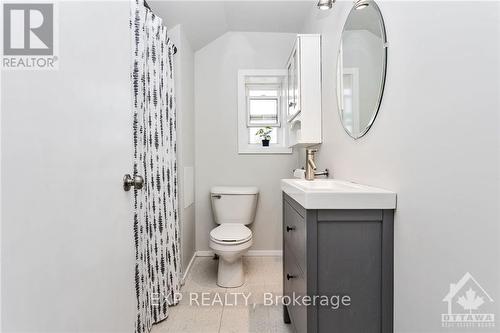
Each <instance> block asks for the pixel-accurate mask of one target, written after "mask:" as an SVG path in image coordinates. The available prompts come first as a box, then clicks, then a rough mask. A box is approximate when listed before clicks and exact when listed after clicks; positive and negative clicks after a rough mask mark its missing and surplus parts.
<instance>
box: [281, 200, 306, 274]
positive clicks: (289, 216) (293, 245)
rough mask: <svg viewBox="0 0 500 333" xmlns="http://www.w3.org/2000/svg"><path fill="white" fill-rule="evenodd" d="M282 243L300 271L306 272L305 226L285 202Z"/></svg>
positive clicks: (301, 219) (303, 221)
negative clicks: (290, 253) (290, 252)
mask: <svg viewBox="0 0 500 333" xmlns="http://www.w3.org/2000/svg"><path fill="white" fill-rule="evenodd" d="M283 205H284V212H283V214H284V219H283V243H284V246H288V248H289V249H290V250H291V251H292V253H293V255H294V256H295V258H296V259H297V264H298V266H299V267H300V269H301V270H302V271H303V272H304V273H305V272H306V224H305V220H304V218H303V217H302V216H301V215H300V214H299V213H298V212H297V211H296V210H295V209H294V208H293V207H292V206H291V205H290V204H289V203H288V202H287V201H286V200H285V201H283Z"/></svg>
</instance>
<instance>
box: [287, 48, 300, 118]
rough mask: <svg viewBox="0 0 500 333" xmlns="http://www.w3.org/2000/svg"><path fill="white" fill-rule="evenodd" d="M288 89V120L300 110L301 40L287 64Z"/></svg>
mask: <svg viewBox="0 0 500 333" xmlns="http://www.w3.org/2000/svg"><path fill="white" fill-rule="evenodd" d="M287 71H288V89H287V106H288V120H291V119H293V118H294V117H295V116H296V115H297V113H298V112H299V111H300V91H299V72H300V71H299V40H297V44H296V46H295V48H294V49H293V51H292V54H291V55H290V59H289V60H288V64H287Z"/></svg>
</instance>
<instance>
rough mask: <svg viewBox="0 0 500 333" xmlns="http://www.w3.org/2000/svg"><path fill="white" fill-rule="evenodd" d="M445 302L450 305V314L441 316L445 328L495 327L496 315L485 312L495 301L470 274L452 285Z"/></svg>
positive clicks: (466, 274)
mask: <svg viewBox="0 0 500 333" xmlns="http://www.w3.org/2000/svg"><path fill="white" fill-rule="evenodd" d="M443 302H446V303H448V313H445V314H441V324H442V326H443V327H453V328H459V327H464V328H481V327H495V314H493V313H488V311H484V310H486V309H487V308H488V305H490V304H491V303H493V299H492V298H491V297H490V295H488V293H487V292H486V290H484V289H483V287H481V285H480V284H479V283H478V282H477V281H476V279H474V277H473V276H472V275H471V274H470V273H469V272H467V273H465V275H464V276H463V277H462V278H461V279H460V280H459V281H458V282H457V283H451V284H450V291H449V292H448V294H447V295H446V296H445V298H444V299H443Z"/></svg>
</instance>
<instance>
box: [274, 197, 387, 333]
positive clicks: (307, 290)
mask: <svg viewBox="0 0 500 333" xmlns="http://www.w3.org/2000/svg"><path fill="white" fill-rule="evenodd" d="M393 216H394V210H393V209H305V208H304V207H302V206H301V205H300V204H299V203H298V202H296V201H295V200H294V199H292V198H291V197H290V196H289V195H287V194H286V193H285V192H283V256H284V258H283V287H284V291H283V294H284V296H289V297H290V298H292V299H293V297H294V296H299V297H302V296H305V295H308V296H310V297H311V298H313V296H315V295H317V296H322V295H324V296H327V297H329V298H330V301H329V304H328V305H321V304H318V303H317V304H315V305H308V306H305V305H303V304H293V303H290V304H288V305H284V306H283V308H284V309H283V310H284V320H285V322H287V323H291V324H292V325H293V327H294V329H295V331H296V332H297V333H305V332H308V333H316V332H319V333H326V332H339V333H355V332H356V333H358V332H363V333H370V332H373V333H390V332H393V238H394V236H393ZM344 296H348V297H349V299H350V301H349V302H347V301H346V302H344V303H345V304H347V303H349V305H342V302H340V303H341V304H340V306H339V308H338V309H333V308H332V307H336V306H335V303H336V301H335V299H339V300H341V299H342V297H344ZM332 297H333V298H332ZM335 297H338V298H335ZM332 299H333V300H334V301H333V302H332ZM346 300H347V299H346ZM337 304H338V302H337Z"/></svg>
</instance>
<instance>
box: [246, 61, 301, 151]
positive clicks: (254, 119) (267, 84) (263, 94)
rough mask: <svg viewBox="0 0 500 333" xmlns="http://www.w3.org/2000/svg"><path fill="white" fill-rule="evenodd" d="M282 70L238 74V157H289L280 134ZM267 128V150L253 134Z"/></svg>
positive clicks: (283, 134) (286, 142)
mask: <svg viewBox="0 0 500 333" xmlns="http://www.w3.org/2000/svg"><path fill="white" fill-rule="evenodd" d="M284 89H286V70H240V71H239V72H238V152H239V153H240V154H289V153H291V152H292V149H290V148H288V138H287V133H286V132H287V131H285V130H284V126H283V124H284V123H286V121H284V115H285V113H286V112H283V110H284V109H283V106H284V104H285V103H284V97H285V93H284ZM262 128H268V129H269V130H270V133H269V146H263V143H262V138H261V137H259V136H258V135H256V134H257V132H258V131H259V130H260V129H262Z"/></svg>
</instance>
